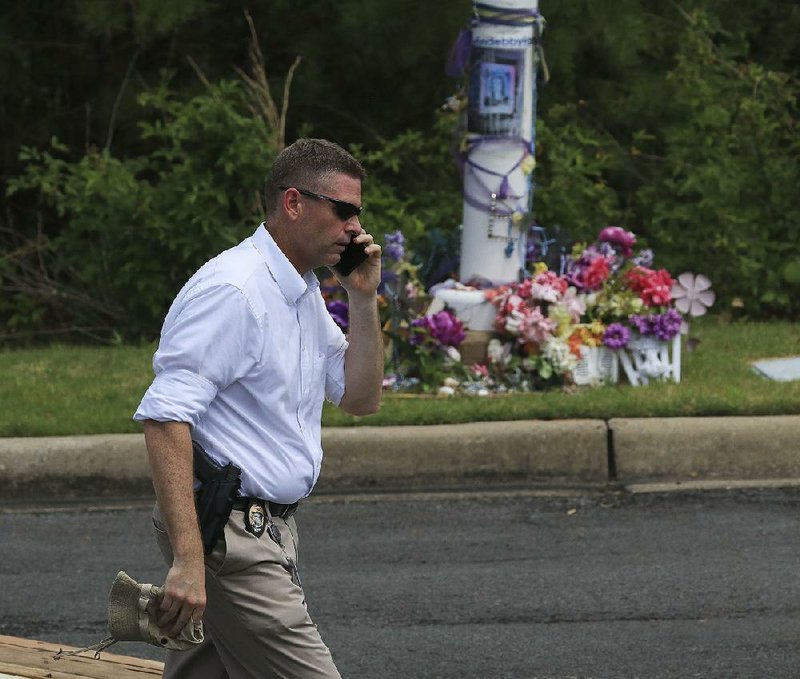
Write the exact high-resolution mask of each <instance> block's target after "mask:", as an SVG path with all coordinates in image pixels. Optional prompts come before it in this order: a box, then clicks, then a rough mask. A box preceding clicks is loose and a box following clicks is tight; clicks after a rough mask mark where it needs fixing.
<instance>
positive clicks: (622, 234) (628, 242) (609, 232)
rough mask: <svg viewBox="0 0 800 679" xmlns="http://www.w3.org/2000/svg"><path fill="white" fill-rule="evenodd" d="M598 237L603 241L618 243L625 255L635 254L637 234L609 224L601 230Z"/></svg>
mask: <svg viewBox="0 0 800 679" xmlns="http://www.w3.org/2000/svg"><path fill="white" fill-rule="evenodd" d="M597 239H598V240H599V241H601V242H603V243H611V244H612V245H617V246H618V247H619V248H620V251H621V252H622V255H623V257H630V256H631V255H632V254H633V246H634V244H635V243H636V236H634V235H633V233H632V232H630V231H625V229H623V228H621V227H619V226H607V227H606V228H604V229H603V230H602V231H600V235H599V236H598V237H597Z"/></svg>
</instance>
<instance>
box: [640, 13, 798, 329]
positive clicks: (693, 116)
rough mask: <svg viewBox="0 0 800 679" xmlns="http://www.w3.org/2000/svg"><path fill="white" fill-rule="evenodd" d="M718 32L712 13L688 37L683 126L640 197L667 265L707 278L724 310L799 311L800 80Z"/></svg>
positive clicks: (679, 99)
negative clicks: (755, 59)
mask: <svg viewBox="0 0 800 679" xmlns="http://www.w3.org/2000/svg"><path fill="white" fill-rule="evenodd" d="M717 28H718V27H716V26H714V24H713V23H712V21H711V20H710V19H709V18H708V17H707V16H704V15H702V14H701V15H698V17H697V23H696V25H692V26H689V27H688V28H687V30H686V31H684V32H683V34H682V35H681V36H680V38H679V39H678V46H679V49H678V54H677V63H676V66H675V68H674V69H673V70H672V71H671V72H670V73H669V74H668V75H667V78H668V80H669V81H670V83H671V85H672V87H673V91H674V99H673V101H672V103H671V105H672V106H673V107H674V109H675V112H674V113H675V115H673V116H671V119H672V120H673V121H674V122H673V123H672V124H670V125H669V126H667V127H666V128H665V129H664V130H663V134H662V136H661V137H660V138H656V137H654V140H655V141H654V142H653V144H654V146H655V147H656V150H655V153H656V154H659V155H660V157H659V158H657V159H656V160H655V161H654V162H653V161H651V165H653V164H654V165H655V166H656V167H654V168H651V170H652V171H653V173H654V176H653V179H652V181H649V182H647V183H644V184H643V185H642V186H641V188H640V190H639V191H638V195H637V197H636V200H637V203H638V211H639V214H640V215H641V218H642V221H643V223H644V225H645V226H644V229H643V230H644V233H646V234H647V235H648V236H649V240H650V241H651V243H652V244H653V245H654V247H656V248H657V251H658V253H659V262H660V263H661V264H663V265H665V266H667V267H668V268H671V269H673V270H676V271H683V270H687V269H688V270H694V271H697V272H702V273H705V274H707V275H708V276H709V277H710V278H711V279H712V281H713V283H714V288H715V289H716V290H717V292H718V293H719V294H720V297H721V299H720V303H721V305H722V306H723V307H727V306H728V305H730V304H731V303H732V302H733V303H735V304H736V305H737V306H739V305H743V307H744V311H745V313H747V314H749V315H751V316H758V317H762V318H763V317H768V316H779V317H784V318H788V317H795V318H796V317H797V315H798V313H800V301H799V300H800V202H798V200H797V187H798V184H799V183H800V125H798V117H797V114H798V107H797V92H798V83H797V81H796V80H795V79H793V78H792V77H790V76H788V75H786V74H783V73H778V72H774V71H770V70H768V69H766V68H764V67H762V66H760V65H758V64H756V63H752V62H748V61H746V60H745V53H744V50H745V47H746V45H744V44H741V43H737V42H732V41H726V42H722V43H719V44H718V43H715V42H714V41H713V40H712V39H711V37H710V36H712V35H718V33H717ZM659 146H660V147H661V148H662V149H663V150H659V149H658V147H659Z"/></svg>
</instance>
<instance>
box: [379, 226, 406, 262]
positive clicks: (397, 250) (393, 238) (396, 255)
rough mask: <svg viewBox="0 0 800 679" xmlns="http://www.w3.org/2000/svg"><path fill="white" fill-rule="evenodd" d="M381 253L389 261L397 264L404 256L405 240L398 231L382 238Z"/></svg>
mask: <svg viewBox="0 0 800 679" xmlns="http://www.w3.org/2000/svg"><path fill="white" fill-rule="evenodd" d="M384 242H385V245H384V246H383V253H384V254H385V255H386V256H387V257H388V258H389V259H391V260H393V261H395V262H399V261H400V260H401V259H403V256H404V255H405V254H406V250H405V243H406V239H405V236H403V232H402V231H400V230H399V229H398V230H397V231H395V232H394V233H387V234H386V236H385V237H384Z"/></svg>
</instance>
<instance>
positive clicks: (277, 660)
mask: <svg viewBox="0 0 800 679" xmlns="http://www.w3.org/2000/svg"><path fill="white" fill-rule="evenodd" d="M274 522H275V525H276V526H277V527H278V529H279V530H280V532H281V536H282V542H283V546H284V549H285V550H286V553H287V554H288V555H289V556H290V557H291V558H292V559H294V561H295V562H297V526H296V525H295V521H294V518H290V519H289V520H288V521H284V520H283V519H278V518H276V519H274ZM153 524H154V525H155V529H156V535H157V538H158V545H159V547H160V549H161V552H162V554H163V555H164V558H165V560H166V562H167V563H168V564H171V563H172V549H171V548H170V544H169V539H168V537H167V534H166V532H165V530H164V524H163V521H162V520H161V516H160V514H159V510H158V507H157V506H156V508H155V510H154V512H153ZM286 564H287V561H286V556H285V555H284V553H283V551H282V550H281V548H280V547H279V546H278V545H277V544H276V543H275V542H274V541H273V540H272V539H271V538H270V537H269V535H268V534H267V533H266V532H265V533H264V534H263V535H262V536H261V537H260V538H257V537H255V536H254V535H252V534H251V533H248V532H247V531H246V530H245V528H244V513H243V512H241V511H237V510H234V511H233V512H231V516H230V519H229V520H228V524H227V525H226V526H225V537H224V539H221V540H220V541H219V542H218V543H217V546H216V547H215V548H214V550H213V551H212V552H211V554H209V555H208V556H207V557H206V596H207V600H208V602H207V606H206V610H205V614H204V615H203V627H204V631H205V636H206V641H205V642H204V643H203V644H202V645H200V646H199V647H197V648H196V649H192V650H189V651H167V659H166V664H165V669H164V679H266V678H273V677H274V678H276V679H290V678H291V679H333V678H338V679H340V675H339V672H338V671H337V670H336V666H335V665H334V663H333V659H332V658H331V654H330V651H329V650H328V648H327V646H325V644H324V643H323V641H322V639H321V638H320V635H319V632H318V631H317V627H316V625H314V623H313V622H312V621H311V618H310V616H309V614H308V610H307V609H306V605H305V598H304V595H303V590H302V589H301V588H300V587H298V586H297V585H295V584H294V583H293V582H292V579H291V574H290V573H289V571H288V570H287V569H286V568H284V566H285V565H286Z"/></svg>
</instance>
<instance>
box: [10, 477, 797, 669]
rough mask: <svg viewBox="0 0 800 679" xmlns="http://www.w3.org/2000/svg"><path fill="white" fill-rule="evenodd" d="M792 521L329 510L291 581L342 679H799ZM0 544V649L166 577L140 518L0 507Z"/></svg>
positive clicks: (313, 523)
mask: <svg viewBox="0 0 800 679" xmlns="http://www.w3.org/2000/svg"><path fill="white" fill-rule="evenodd" d="M798 507H800V491H798V490H785V491H779V490H769V491H767V490H762V491H738V492H724V491H723V492H705V493H696V494H691V493H683V494H674V493H673V494H668V495H655V494H650V495H636V496H631V495H618V494H614V493H598V494H591V493H584V494H578V495H575V496H562V497H536V496H531V495H530V494H519V495H513V494H511V493H509V492H506V493H503V494H502V495H500V496H498V495H493V494H472V495H414V496H411V495H395V496H384V497H376V498H366V497H348V498H320V499H316V500H311V501H308V502H306V503H305V506H304V507H303V508H302V510H301V512H300V514H299V515H298V523H299V525H300V531H301V542H300V565H301V570H302V573H303V581H304V584H305V587H306V592H307V596H308V600H309V605H310V608H311V611H312V615H313V616H314V618H315V619H316V621H317V623H318V625H319V627H320V629H321V631H322V634H323V637H324V638H325V639H326V641H327V642H328V644H329V646H330V647H331V649H332V651H333V655H334V658H335V659H336V661H337V664H338V665H339V668H340V670H341V672H342V674H343V676H345V677H376V678H381V679H391V678H393V677H403V678H406V677H412V678H413V677H446V678H450V677H453V678H455V677H459V678H460V677H515V678H525V679H534V678H544V677H626V678H628V677H642V678H645V677H646V678H648V679H653V678H659V677H670V678H672V677H675V678H678V677H680V678H681V679H685V678H687V677H704V678H706V679H708V678H712V677H720V678H722V677H724V678H725V679H730V678H734V677H752V678H754V679H755V678H758V679H764V678H773V677H774V678H778V677H779V678H787V677H800V615H798V613H800V603H799V601H800V599H799V598H798V594H800V586H799V585H798V580H799V579H800V549H799V548H798V535H799V533H800V531H799V529H800V513H799V512H798ZM0 536H2V538H1V539H0V585H1V586H0V634H8V635H14V636H24V637H29V638H36V639H42V640H46V641H51V642H56V643H64V644H68V645H84V644H89V643H91V642H94V641H97V640H99V639H100V638H102V637H103V636H104V635H105V629H104V627H105V602H106V596H107V591H108V587H109V586H110V583H111V581H112V579H113V577H114V575H115V574H116V572H117V571H118V570H119V569H121V568H122V569H125V570H127V571H128V572H129V573H130V574H131V575H133V576H134V577H135V578H137V579H138V580H139V581H140V582H161V581H162V580H163V576H164V572H165V570H164V568H163V566H162V565H161V562H160V556H159V555H158V553H157V550H156V548H155V546H154V544H153V542H152V540H151V535H150V527H149V507H145V506H143V505H142V504H141V503H139V504H138V505H136V504H133V505H129V506H120V507H115V508H97V507H96V508H89V509H87V508H82V507H72V508H68V509H67V510H63V509H62V510H55V509H48V508H46V507H45V506H43V505H39V506H36V507H24V508H10V507H7V506H6V507H2V506H0ZM111 650H113V651H114V652H119V653H123V654H129V655H139V656H142V657H151V658H158V657H159V651H158V649H155V648H151V647H149V646H146V645H142V644H130V643H128V644H119V645H117V646H116V647H113V648H112V649H111Z"/></svg>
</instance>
